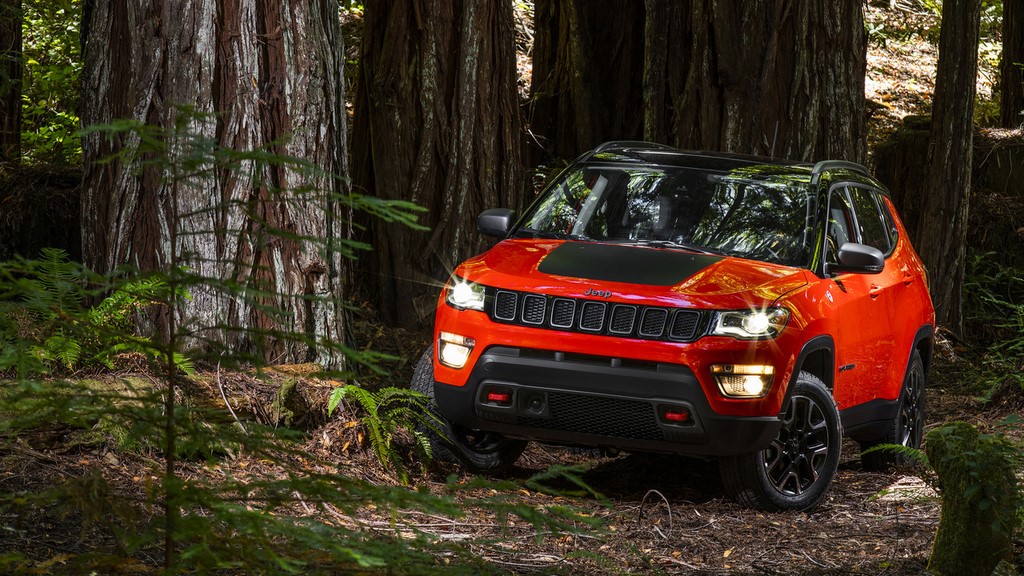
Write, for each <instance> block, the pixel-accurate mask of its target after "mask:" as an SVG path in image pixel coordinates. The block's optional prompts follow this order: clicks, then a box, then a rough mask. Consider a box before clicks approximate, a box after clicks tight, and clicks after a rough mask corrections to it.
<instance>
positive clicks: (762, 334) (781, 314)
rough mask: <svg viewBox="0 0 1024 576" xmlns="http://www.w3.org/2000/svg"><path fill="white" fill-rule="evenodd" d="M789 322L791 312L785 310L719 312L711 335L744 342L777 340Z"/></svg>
mask: <svg viewBox="0 0 1024 576" xmlns="http://www.w3.org/2000/svg"><path fill="white" fill-rule="evenodd" d="M788 321H789V310H786V309H785V308H769V309H767V310H737V311H728V312H719V313H718V315H717V316H716V317H715V327H714V329H712V331H711V333H712V334H714V335H716V336H732V337H733V338H740V339H742V340H757V339H761V338H775V337H776V336H778V335H779V333H780V332H782V329H783V328H785V327H786V322H788Z"/></svg>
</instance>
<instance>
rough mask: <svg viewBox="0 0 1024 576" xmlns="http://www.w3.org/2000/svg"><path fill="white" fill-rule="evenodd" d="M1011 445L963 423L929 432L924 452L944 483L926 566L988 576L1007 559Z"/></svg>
mask: <svg viewBox="0 0 1024 576" xmlns="http://www.w3.org/2000/svg"><path fill="white" fill-rule="evenodd" d="M1013 450H1014V448H1013V446H1012V445H1010V444H1009V443H1008V442H1007V441H1006V440H1005V439H1003V438H1001V437H998V436H991V435H983V434H981V433H980V432H978V430H977V429H976V428H974V427H973V426H971V425H970V424H967V423H966V422H952V423H950V424H946V425H944V426H942V427H940V428H937V429H935V430H932V431H931V432H929V433H928V436H927V438H926V443H925V452H926V453H927V454H928V461H929V463H930V464H931V466H932V468H933V469H934V470H935V473H936V474H937V475H938V479H939V484H940V486H941V487H942V513H941V515H940V516H939V530H938V532H937V533H936V535H935V544H934V545H933V547H932V555H931V559H930V560H929V562H928V570H929V571H930V572H932V573H933V574H936V575H938V576H972V575H976V576H989V575H990V574H992V573H993V571H994V570H995V569H996V566H998V565H999V563H1000V562H1001V561H1003V560H1008V559H1009V558H1010V553H1011V551H1012V545H1011V544H1012V543H1011V538H1012V534H1013V530H1014V529H1015V528H1016V523H1017V478H1016V476H1015V474H1014V465H1013V459H1012V457H1011V456H1012V452H1013Z"/></svg>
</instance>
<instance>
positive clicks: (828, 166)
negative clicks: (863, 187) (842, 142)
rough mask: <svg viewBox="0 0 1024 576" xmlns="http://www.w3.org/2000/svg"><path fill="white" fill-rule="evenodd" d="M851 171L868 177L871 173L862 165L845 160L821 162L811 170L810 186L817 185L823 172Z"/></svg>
mask: <svg viewBox="0 0 1024 576" xmlns="http://www.w3.org/2000/svg"><path fill="white" fill-rule="evenodd" d="M840 169H841V170H852V171H853V172H860V173H861V174H863V175H865V176H870V175H871V173H870V172H868V169H867V168H865V167H864V165H863V164H858V163H856V162H849V161H847V160H822V161H821V162H818V163H817V164H815V165H814V168H812V169H811V184H812V185H817V184H818V181H819V180H821V174H822V173H823V172H824V171H825V170H840Z"/></svg>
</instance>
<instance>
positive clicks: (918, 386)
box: [860, 350, 926, 470]
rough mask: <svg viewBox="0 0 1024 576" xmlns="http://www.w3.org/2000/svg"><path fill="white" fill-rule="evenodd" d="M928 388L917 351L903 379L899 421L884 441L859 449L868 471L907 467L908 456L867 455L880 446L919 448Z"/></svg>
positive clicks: (887, 452)
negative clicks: (925, 394) (892, 445)
mask: <svg viewBox="0 0 1024 576" xmlns="http://www.w3.org/2000/svg"><path fill="white" fill-rule="evenodd" d="M925 384H926V378H925V372H924V362H923V361H922V360H921V353H920V352H918V351H916V350H915V351H914V354H913V356H911V358H910V365H908V366H907V373H906V375H905V376H904V377H903V386H902V388H900V397H899V401H898V402H897V410H896V417H895V418H893V421H892V423H890V425H889V429H888V430H887V431H886V434H885V437H884V438H882V439H881V441H878V442H866V443H862V444H861V445H860V449H861V455H860V461H861V464H862V465H863V466H864V469H865V470H884V469H886V468H888V467H889V466H893V465H900V464H906V463H907V462H908V458H907V455H906V454H902V453H899V452H893V451H891V450H886V449H881V450H874V451H871V452H867V453H864V452H865V451H866V450H868V449H869V448H871V447H873V446H877V445H879V444H895V445H897V446H903V447H905V448H920V447H921V438H922V437H923V435H924V403H925V399H924V388H925Z"/></svg>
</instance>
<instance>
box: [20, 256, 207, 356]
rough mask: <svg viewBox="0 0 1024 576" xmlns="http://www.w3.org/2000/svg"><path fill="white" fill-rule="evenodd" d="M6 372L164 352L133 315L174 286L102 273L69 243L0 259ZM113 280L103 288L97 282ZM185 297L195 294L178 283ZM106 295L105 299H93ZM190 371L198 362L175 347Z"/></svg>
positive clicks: (156, 303)
mask: <svg viewBox="0 0 1024 576" xmlns="http://www.w3.org/2000/svg"><path fill="white" fill-rule="evenodd" d="M0 280H2V281H3V282H2V283H3V287H4V290H3V291H2V293H0V372H3V371H10V370H14V371H16V372H18V373H19V374H50V373H53V372H60V371H64V372H74V371H76V370H81V369H95V368H106V369H113V368H114V367H115V361H116V359H117V357H118V356H119V355H121V354H125V353H141V354H143V355H144V356H146V357H147V358H149V359H150V360H159V358H160V357H161V355H162V353H161V352H160V351H159V349H158V347H156V346H154V343H153V342H152V341H150V340H149V339H147V338H143V337H140V336H137V335H135V333H134V322H133V321H134V318H135V316H136V315H137V314H139V313H140V312H141V311H142V310H143V309H145V308H147V307H150V306H162V305H164V303H166V302H167V301H169V299H170V297H171V296H172V294H171V288H170V287H168V285H167V283H166V281H165V280H164V279H162V278H160V277H157V276H152V277H145V276H137V277H132V278H130V279H128V280H117V279H110V278H103V277H97V276H96V275H95V274H92V273H90V272H89V271H88V270H87V269H86V268H84V267H83V266H82V265H80V264H78V263H75V262H71V261H70V260H69V259H68V255H67V253H66V252H64V251H63V250H58V249H55V248H46V249H44V250H43V251H42V256H41V258H40V259H39V260H34V261H33V260H15V261H10V262H2V263H0ZM96 285H98V286H110V287H109V288H108V289H107V293H106V294H98V293H97V292H96V290H94V289H92V288H90V287H91V286H96ZM176 295H177V296H179V297H188V294H187V292H185V291H184V289H179V290H178V292H177V294H176ZM99 296H105V297H103V298H102V299H101V300H100V301H99V303H98V304H97V305H95V306H92V307H87V306H86V303H87V302H89V301H90V300H95V299H97V298H98V297H99ZM174 359H175V362H176V363H178V365H179V367H180V368H181V369H182V370H184V371H185V372H186V373H192V372H194V369H193V367H192V364H191V362H189V361H188V359H187V358H185V357H184V356H182V355H180V354H175V358H174Z"/></svg>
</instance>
